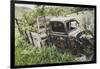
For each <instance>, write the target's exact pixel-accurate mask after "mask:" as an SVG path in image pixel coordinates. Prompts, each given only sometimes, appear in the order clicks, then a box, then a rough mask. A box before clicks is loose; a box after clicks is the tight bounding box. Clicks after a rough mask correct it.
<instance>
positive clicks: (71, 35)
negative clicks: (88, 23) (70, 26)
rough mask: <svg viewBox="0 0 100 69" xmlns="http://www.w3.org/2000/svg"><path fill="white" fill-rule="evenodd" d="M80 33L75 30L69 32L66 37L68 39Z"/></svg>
mask: <svg viewBox="0 0 100 69" xmlns="http://www.w3.org/2000/svg"><path fill="white" fill-rule="evenodd" d="M80 32H81V30H79V29H75V30H72V31H70V32H69V34H68V36H69V37H76V36H77V35H78V34H79V33H80Z"/></svg>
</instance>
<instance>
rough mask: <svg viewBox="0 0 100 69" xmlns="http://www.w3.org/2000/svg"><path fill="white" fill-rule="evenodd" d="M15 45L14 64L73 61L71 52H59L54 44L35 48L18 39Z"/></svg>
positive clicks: (73, 57)
mask: <svg viewBox="0 0 100 69" xmlns="http://www.w3.org/2000/svg"><path fill="white" fill-rule="evenodd" d="M16 45H17V46H16V47H15V64H16V65H32V64H51V63H67V62H71V61H75V56H73V55H72V54H71V53H69V52H68V53H67V52H63V53H61V52H59V50H57V48H55V47H54V46H48V47H47V46H45V47H42V48H36V47H33V46H31V45H30V44H28V43H27V42H25V41H24V40H23V39H20V41H19V42H18V44H16Z"/></svg>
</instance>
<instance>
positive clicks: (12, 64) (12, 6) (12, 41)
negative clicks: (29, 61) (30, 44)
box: [10, 1, 97, 68]
mask: <svg viewBox="0 0 100 69" xmlns="http://www.w3.org/2000/svg"><path fill="white" fill-rule="evenodd" d="M15 3H16V4H42V5H55V6H56V5H57V6H75V7H89V8H94V9H95V13H94V14H95V28H94V29H95V30H94V32H95V42H94V43H95V57H94V58H95V60H94V61H90V62H75V63H74V62H72V63H57V64H37V65H25V66H16V65H15V30H14V26H15V24H14V18H15ZM96 15H97V6H96V5H80V4H66V3H49V2H36V1H11V2H10V17H11V18H10V68H30V67H48V66H61V65H77V64H79V65H80V64H93V63H96V62H97V52H96V46H97V43H96V42H97V41H96V38H97V33H96V31H97V29H96V28H97V24H96V21H97V19H96V17H97V16H96Z"/></svg>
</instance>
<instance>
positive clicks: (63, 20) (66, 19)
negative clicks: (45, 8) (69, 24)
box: [50, 16, 75, 22]
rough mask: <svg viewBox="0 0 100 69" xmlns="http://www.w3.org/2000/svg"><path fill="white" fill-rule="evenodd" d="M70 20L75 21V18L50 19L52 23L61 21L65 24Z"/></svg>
mask: <svg viewBox="0 0 100 69" xmlns="http://www.w3.org/2000/svg"><path fill="white" fill-rule="evenodd" d="M69 20H75V17H60V16H59V17H53V18H51V19H50V21H61V22H65V21H69Z"/></svg>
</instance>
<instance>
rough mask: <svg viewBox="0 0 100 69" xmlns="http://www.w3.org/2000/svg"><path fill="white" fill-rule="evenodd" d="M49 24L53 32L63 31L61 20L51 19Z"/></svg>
mask: <svg viewBox="0 0 100 69" xmlns="http://www.w3.org/2000/svg"><path fill="white" fill-rule="evenodd" d="M50 24H51V28H52V30H53V32H65V27H64V24H63V23H62V22H58V21H52V22H50Z"/></svg>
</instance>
